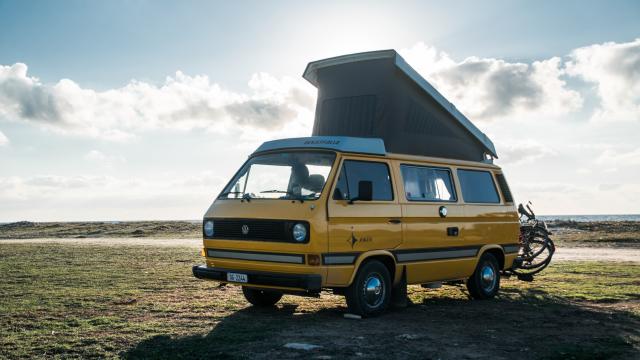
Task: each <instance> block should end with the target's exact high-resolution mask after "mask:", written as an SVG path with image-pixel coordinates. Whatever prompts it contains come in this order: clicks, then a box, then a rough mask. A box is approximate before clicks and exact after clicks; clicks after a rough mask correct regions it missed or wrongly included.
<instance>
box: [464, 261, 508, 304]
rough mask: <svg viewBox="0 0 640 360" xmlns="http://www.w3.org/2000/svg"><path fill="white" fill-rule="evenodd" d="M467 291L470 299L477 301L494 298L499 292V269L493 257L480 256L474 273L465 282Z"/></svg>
mask: <svg viewBox="0 0 640 360" xmlns="http://www.w3.org/2000/svg"><path fill="white" fill-rule="evenodd" d="M467 289H468V290H469V294H470V295H471V297H472V298H474V299H478V300H483V299H491V298H493V297H494V296H496V294H497V293H498V290H500V269H499V267H498V260H497V259H496V257H495V256H493V255H492V254H489V253H484V254H482V256H481V257H480V261H479V262H478V266H477V267H476V271H475V272H474V273H473V275H471V277H470V278H469V280H467Z"/></svg>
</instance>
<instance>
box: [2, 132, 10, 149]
mask: <svg viewBox="0 0 640 360" xmlns="http://www.w3.org/2000/svg"><path fill="white" fill-rule="evenodd" d="M7 145H9V138H8V137H6V136H5V134H3V133H2V131H0V146H7Z"/></svg>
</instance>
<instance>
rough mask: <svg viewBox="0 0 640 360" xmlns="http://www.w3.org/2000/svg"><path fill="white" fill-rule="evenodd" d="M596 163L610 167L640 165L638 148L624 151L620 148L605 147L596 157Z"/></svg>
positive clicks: (639, 150)
mask: <svg viewBox="0 0 640 360" xmlns="http://www.w3.org/2000/svg"><path fill="white" fill-rule="evenodd" d="M595 162H596V164H598V165H603V166H607V167H609V168H612V169H618V168H621V167H622V168H624V167H628V166H638V165H640V148H637V149H634V150H629V151H624V150H620V149H613V148H609V149H606V150H604V151H603V152H602V154H600V156H598V157H597V158H596V161H595Z"/></svg>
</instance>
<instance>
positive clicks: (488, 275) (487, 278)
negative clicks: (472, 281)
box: [480, 265, 497, 291]
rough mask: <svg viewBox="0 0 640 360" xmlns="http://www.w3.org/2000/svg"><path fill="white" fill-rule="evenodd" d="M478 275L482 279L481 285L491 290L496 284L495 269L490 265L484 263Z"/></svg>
mask: <svg viewBox="0 0 640 360" xmlns="http://www.w3.org/2000/svg"><path fill="white" fill-rule="evenodd" d="M480 277H481V280H482V287H483V288H484V289H485V290H487V291H491V290H493V288H494V287H495V286H496V280H497V279H496V271H495V269H494V268H493V267H492V266H491V265H485V266H483V267H482V270H481V271H480Z"/></svg>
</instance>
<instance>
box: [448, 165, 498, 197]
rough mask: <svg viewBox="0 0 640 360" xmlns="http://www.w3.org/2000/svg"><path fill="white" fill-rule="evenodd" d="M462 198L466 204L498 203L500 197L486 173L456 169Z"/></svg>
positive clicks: (489, 175) (491, 179)
mask: <svg viewBox="0 0 640 360" xmlns="http://www.w3.org/2000/svg"><path fill="white" fill-rule="evenodd" d="M458 179H460V188H461V189H462V198H463V199H464V201H465V202H468V203H491V204H497V203H500V197H499V196H498V192H497V191H496V186H495V184H494V183H493V177H492V176H491V173H490V172H488V171H478V170H462V169H458Z"/></svg>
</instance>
